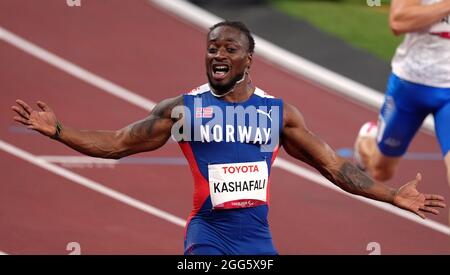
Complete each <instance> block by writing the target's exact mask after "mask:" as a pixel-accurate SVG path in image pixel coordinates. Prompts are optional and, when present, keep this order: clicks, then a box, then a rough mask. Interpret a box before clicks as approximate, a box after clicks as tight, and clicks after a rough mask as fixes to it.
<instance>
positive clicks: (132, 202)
mask: <svg viewBox="0 0 450 275" xmlns="http://www.w3.org/2000/svg"><path fill="white" fill-rule="evenodd" d="M0 149H1V150H3V151H5V152H7V153H9V154H11V155H14V156H16V157H18V158H20V159H23V160H25V161H27V162H29V163H32V164H34V165H36V166H38V167H40V168H42V169H45V170H47V171H49V172H52V173H54V174H56V175H59V176H61V177H63V178H66V179H68V180H70V181H72V182H75V183H77V184H79V185H82V186H84V187H86V188H89V189H91V190H93V191H96V192H98V193H100V194H103V195H105V196H107V197H110V198H112V199H115V200H117V201H120V202H122V203H124V204H126V205H128V206H131V207H134V208H136V209H139V210H141V211H144V212H146V213H148V214H150V215H153V216H156V217H158V218H161V219H163V220H165V221H168V222H170V223H173V224H176V225H178V226H181V227H184V225H185V223H186V221H185V220H184V219H182V218H179V217H177V216H175V215H172V214H170V213H168V212H166V211H163V210H161V209H159V208H156V207H154V206H151V205H149V204H146V203H143V202H141V201H139V200H137V199H134V198H132V197H130V196H127V195H125V194H123V193H120V192H118V191H115V190H114V189H111V188H109V187H106V186H104V185H102V184H100V183H98V182H95V181H93V180H90V179H88V178H85V177H83V176H80V175H78V174H76V173H74V172H72V171H69V170H67V169H64V168H62V167H59V166H57V165H55V164H51V163H49V162H48V161H46V160H44V159H41V158H39V157H37V156H35V155H32V154H30V153H28V152H26V151H24V150H22V149H19V148H18V147H16V146H14V145H11V144H9V143H6V142H4V141H3V140H0Z"/></svg>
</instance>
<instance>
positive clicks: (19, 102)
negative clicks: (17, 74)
mask: <svg viewBox="0 0 450 275" xmlns="http://www.w3.org/2000/svg"><path fill="white" fill-rule="evenodd" d="M16 103H17V104H19V105H20V106H21V107H22V108H23V109H24V110H25V111H26V112H27V113H28V114H31V112H33V108H31V107H30V106H28V104H26V103H25V102H24V101H22V100H20V99H17V100H16Z"/></svg>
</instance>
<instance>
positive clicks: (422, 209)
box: [420, 206, 439, 215]
mask: <svg viewBox="0 0 450 275" xmlns="http://www.w3.org/2000/svg"><path fill="white" fill-rule="evenodd" d="M420 211H423V212H428V213H432V214H434V215H437V214H439V210H437V209H435V208H431V207H426V206H422V207H420Z"/></svg>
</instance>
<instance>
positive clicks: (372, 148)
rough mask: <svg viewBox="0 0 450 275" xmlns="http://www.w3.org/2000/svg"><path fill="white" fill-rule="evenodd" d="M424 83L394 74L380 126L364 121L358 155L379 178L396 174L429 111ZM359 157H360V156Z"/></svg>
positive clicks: (361, 161) (379, 122) (370, 171)
mask: <svg viewBox="0 0 450 275" xmlns="http://www.w3.org/2000/svg"><path fill="white" fill-rule="evenodd" d="M424 92H425V91H423V86H422V85H417V84H414V83H410V82H407V81H404V80H401V79H399V78H398V77H396V76H395V75H391V77H390V79H389V81H388V87H387V91H386V97H385V101H384V104H383V106H382V108H381V111H380V116H379V120H378V125H376V126H375V127H369V126H370V124H367V123H366V124H365V125H363V127H362V128H361V130H360V133H359V135H358V138H357V140H356V142H355V155H356V156H359V159H360V160H359V162H360V164H361V166H363V167H364V169H366V170H367V172H368V173H369V174H370V175H371V176H372V177H373V178H375V179H376V180H379V181H386V180H388V179H390V178H392V177H393V175H394V174H395V171H396V169H397V167H398V164H399V162H400V157H401V156H402V155H403V154H404V153H405V152H406V150H407V148H408V146H409V144H410V142H411V140H412V138H413V137H414V135H415V134H416V132H417V130H418V129H419V127H420V125H422V122H423V120H424V119H425V117H426V115H427V114H428V112H429V110H428V108H426V107H424V106H421V105H422V103H423V102H422V101H423V100H422V98H423V97H422V95H423V94H424ZM365 131H367V132H365ZM357 159H358V158H357Z"/></svg>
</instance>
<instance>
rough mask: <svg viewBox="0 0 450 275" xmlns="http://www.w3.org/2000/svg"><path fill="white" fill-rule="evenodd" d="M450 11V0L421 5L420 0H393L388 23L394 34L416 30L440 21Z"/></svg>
mask: <svg viewBox="0 0 450 275" xmlns="http://www.w3.org/2000/svg"><path fill="white" fill-rule="evenodd" d="M449 13H450V0H443V1H442V2H439V3H435V4H431V5H422V4H421V0H393V1H392V2H391V10H390V15H389V25H390V27H391V30H392V32H393V33H394V34H395V35H400V34H403V33H407V32H416V31H420V30H422V29H424V28H427V27H429V26H431V25H432V24H434V23H436V22H438V21H440V20H441V19H442V18H444V17H445V16H447V15H448V14H449Z"/></svg>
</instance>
